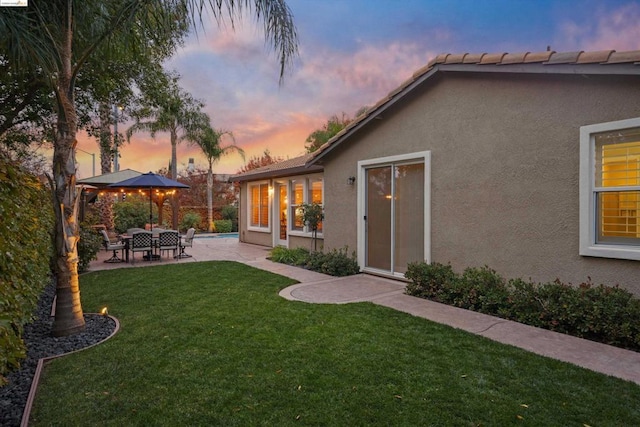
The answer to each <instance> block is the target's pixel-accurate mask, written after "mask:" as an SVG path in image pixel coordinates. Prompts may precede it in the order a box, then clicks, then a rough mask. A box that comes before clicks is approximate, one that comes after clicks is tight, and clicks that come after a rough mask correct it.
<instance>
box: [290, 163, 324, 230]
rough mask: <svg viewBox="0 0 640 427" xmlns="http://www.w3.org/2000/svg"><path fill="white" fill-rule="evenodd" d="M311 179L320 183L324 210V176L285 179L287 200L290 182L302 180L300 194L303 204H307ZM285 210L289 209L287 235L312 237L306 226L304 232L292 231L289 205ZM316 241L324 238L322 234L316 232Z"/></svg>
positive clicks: (301, 176)
mask: <svg viewBox="0 0 640 427" xmlns="http://www.w3.org/2000/svg"><path fill="white" fill-rule="evenodd" d="M312 179H320V180H321V182H322V208H323V210H324V200H325V198H324V174H314V175H300V176H292V177H290V178H288V179H287V193H288V194H289V198H291V194H290V192H291V181H297V180H302V194H303V203H309V181H310V180H312ZM287 209H289V216H288V218H287V233H288V234H289V236H296V237H313V232H312V231H311V230H309V227H308V226H307V225H305V226H304V230H303V231H300V230H294V229H293V218H291V204H290V203H289V204H288V205H287ZM323 229H324V227H323ZM317 238H318V239H322V238H324V235H323V233H322V232H318V234H317Z"/></svg>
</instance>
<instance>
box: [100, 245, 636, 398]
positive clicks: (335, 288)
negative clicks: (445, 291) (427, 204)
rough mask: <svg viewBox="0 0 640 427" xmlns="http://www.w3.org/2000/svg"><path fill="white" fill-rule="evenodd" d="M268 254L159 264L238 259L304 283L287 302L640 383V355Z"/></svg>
mask: <svg viewBox="0 0 640 427" xmlns="http://www.w3.org/2000/svg"><path fill="white" fill-rule="evenodd" d="M268 252H269V248H265V247H262V246H255V245H249V244H244V243H239V242H238V240H237V239H234V238H211V237H205V236H200V237H198V238H196V239H195V240H194V245H193V248H191V250H189V249H188V250H187V253H190V254H191V255H192V258H184V259H180V260H173V259H166V258H165V260H163V261H162V262H160V263H161V264H166V263H184V262H197V261H210V260H228V261H238V262H241V263H244V264H247V265H250V266H253V267H256V268H259V269H262V270H266V271H270V272H272V273H276V274H280V275H282V276H286V277H290V278H292V279H295V280H297V281H298V282H300V283H299V284H296V285H293V286H289V287H287V288H285V289H283V290H282V291H281V292H280V295H281V296H282V297H284V298H286V299H289V300H296V301H303V302H308V303H320V304H347V303H353V302H364V301H368V302H372V303H374V304H378V305H382V306H385V307H390V308H393V309H396V310H399V311H403V312H405V313H409V314H411V315H414V316H417V317H422V318H425V319H428V320H431V321H434V322H437V323H442V324H445V325H449V326H452V327H454V328H458V329H462V330H465V331H467V332H471V333H473V334H476V335H481V336H483V337H486V338H489V339H492V340H494V341H498V342H501V343H504V344H509V345H512V346H515V347H519V348H522V349H525V350H528V351H531V352H533V353H536V354H539V355H542V356H547V357H551V358H554V359H558V360H562V361H564V362H569V363H573V364H575V365H578V366H581V367H584V368H587V369H591V370H593V371H596V372H601V373H603V374H607V375H611V376H614V377H618V378H621V379H624V380H627V381H632V382H635V383H636V384H639V385H640V353H637V352H634V351H630V350H623V349H620V348H617V347H613V346H609V345H605V344H600V343H596V342H593V341H588V340H584V339H580V338H575V337H572V336H569V335H565V334H560V333H557V332H552V331H547V330H545V329H539V328H534V327H532V326H527V325H523V324H521V323H517V322H512V321H509V320H505V319H500V318H497V317H493V316H488V315H486V314H481V313H476V312H473V311H468V310H463V309H460V308H456V307H451V306H448V305H444V304H439V303H436V302H433V301H429V300H425V299H421V298H416V297H412V296H409V295H405V294H404V287H405V285H404V283H402V282H399V281H395V280H389V279H384V278H380V277H376V276H371V275H366V274H359V275H356V276H349V277H343V278H336V277H332V276H328V275H325V274H320V273H316V272H313V271H308V270H305V269H302V268H298V267H292V266H288V265H284V264H278V263H274V262H271V261H269V260H267V259H266V257H267V255H268ZM109 256H110V254H107V253H105V252H104V251H102V252H101V253H100V254H99V259H98V261H94V262H93V263H92V264H91V270H102V269H111V268H122V267H143V266H148V265H158V264H159V263H158V262H157V261H154V262H151V263H150V262H144V261H139V262H136V264H135V265H132V264H125V263H120V264H106V263H104V262H102V261H103V260H104V259H106V258H108V257H109Z"/></svg>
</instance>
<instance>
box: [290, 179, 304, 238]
mask: <svg viewBox="0 0 640 427" xmlns="http://www.w3.org/2000/svg"><path fill="white" fill-rule="evenodd" d="M290 188H291V197H290V200H291V205H290V206H291V207H290V209H291V230H293V231H304V223H303V222H302V210H301V209H300V207H301V205H302V204H303V203H304V180H302V179H296V180H291V185H290Z"/></svg>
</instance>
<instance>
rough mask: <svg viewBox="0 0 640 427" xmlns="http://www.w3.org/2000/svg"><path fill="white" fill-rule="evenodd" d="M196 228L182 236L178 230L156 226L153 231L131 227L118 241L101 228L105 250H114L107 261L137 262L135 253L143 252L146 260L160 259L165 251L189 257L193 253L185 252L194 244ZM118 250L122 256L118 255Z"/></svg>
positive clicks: (179, 256)
mask: <svg viewBox="0 0 640 427" xmlns="http://www.w3.org/2000/svg"><path fill="white" fill-rule="evenodd" d="M195 232H196V230H195V228H190V229H189V230H187V233H186V234H185V235H184V236H182V235H180V233H178V231H176V230H165V229H162V228H155V229H152V230H151V231H148V230H145V229H142V228H130V229H128V230H127V232H126V234H120V235H119V236H118V238H117V240H116V241H112V240H111V239H110V238H109V235H108V234H107V232H106V230H100V233H101V234H102V239H103V245H104V248H105V250H107V251H113V255H112V257H111V258H109V259H108V260H106V261H105V262H109V263H114V262H129V259H130V258H131V262H132V263H134V262H135V254H136V253H142V259H143V260H145V261H153V260H160V259H161V257H162V255H163V253H167V256H168V254H169V253H172V254H173V258H176V259H179V258H189V257H191V255H189V254H187V253H185V248H188V247H192V246H193V237H194V235H195ZM118 251H120V252H121V256H120V257H119V256H118Z"/></svg>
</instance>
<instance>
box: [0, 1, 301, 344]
mask: <svg viewBox="0 0 640 427" xmlns="http://www.w3.org/2000/svg"><path fill="white" fill-rule="evenodd" d="M246 9H252V10H253V11H254V14H255V16H256V20H260V21H262V22H263V24H264V27H263V28H264V33H265V38H266V39H267V41H268V43H269V44H271V45H273V47H274V48H275V49H276V50H277V54H278V60H279V62H280V79H281V80H282V78H283V75H284V70H285V68H286V66H287V65H288V64H290V61H291V59H292V57H293V56H295V55H296V53H297V35H296V30H295V26H294V24H293V17H292V15H291V11H290V10H289V8H288V6H287V5H286V3H285V2H284V0H253V1H249V0H244V1H243V0H226V1H219V0H109V1H108V2H105V1H103V0H82V1H80V0H57V1H51V0H30V1H29V4H28V7H2V8H0V34H2V37H1V38H0V51H1V52H3V53H4V54H6V60H7V61H10V62H11V63H12V64H15V65H16V67H15V69H17V70H20V69H22V70H24V71H25V72H27V71H29V72H34V71H36V70H43V71H44V72H45V74H46V76H47V77H48V81H47V84H48V86H49V88H50V90H51V92H52V93H53V94H55V100H56V108H55V111H56V115H57V123H56V126H55V137H54V141H53V145H54V152H53V173H52V176H51V177H50V184H51V189H52V200H53V209H54V211H55V214H56V227H55V230H54V233H53V234H54V241H55V255H54V257H55V259H54V262H53V264H54V270H55V271H54V273H55V277H56V290H57V291H56V294H57V303H56V311H55V320H54V323H53V331H52V332H53V334H54V335H58V336H62V335H71V334H74V333H77V332H80V331H82V330H83V329H84V325H85V323H84V317H83V312H82V305H81V303H80V287H79V280H78V247H77V244H78V240H79V234H80V233H79V225H78V208H79V201H80V198H79V193H78V192H77V190H76V145H77V139H76V136H77V131H78V113H77V110H76V95H77V93H76V82H77V81H78V79H92V78H97V76H95V75H92V74H91V73H90V72H88V73H83V71H84V66H85V64H86V63H87V61H88V59H89V58H92V57H93V55H95V53H96V51H97V50H98V49H99V48H100V47H102V46H109V42H110V40H111V38H112V37H113V36H114V35H116V34H126V35H127V37H128V39H129V44H128V46H129V48H131V49H141V50H144V49H145V48H146V47H147V46H151V45H152V44H153V41H154V38H155V37H156V35H157V34H161V35H164V34H167V32H171V31H172V30H173V29H174V28H175V21H176V19H187V20H188V22H189V24H190V25H193V24H202V18H203V12H205V15H206V11H209V12H211V13H212V15H213V17H214V19H215V20H216V21H217V22H218V23H221V22H224V21H225V20H231V21H232V23H233V20H234V19H237V18H238V17H239V16H240V15H241V14H242V13H243V12H244V11H245V10H246ZM185 10H186V11H187V13H182V12H183V11H185ZM178 17H180V18H178Z"/></svg>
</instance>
